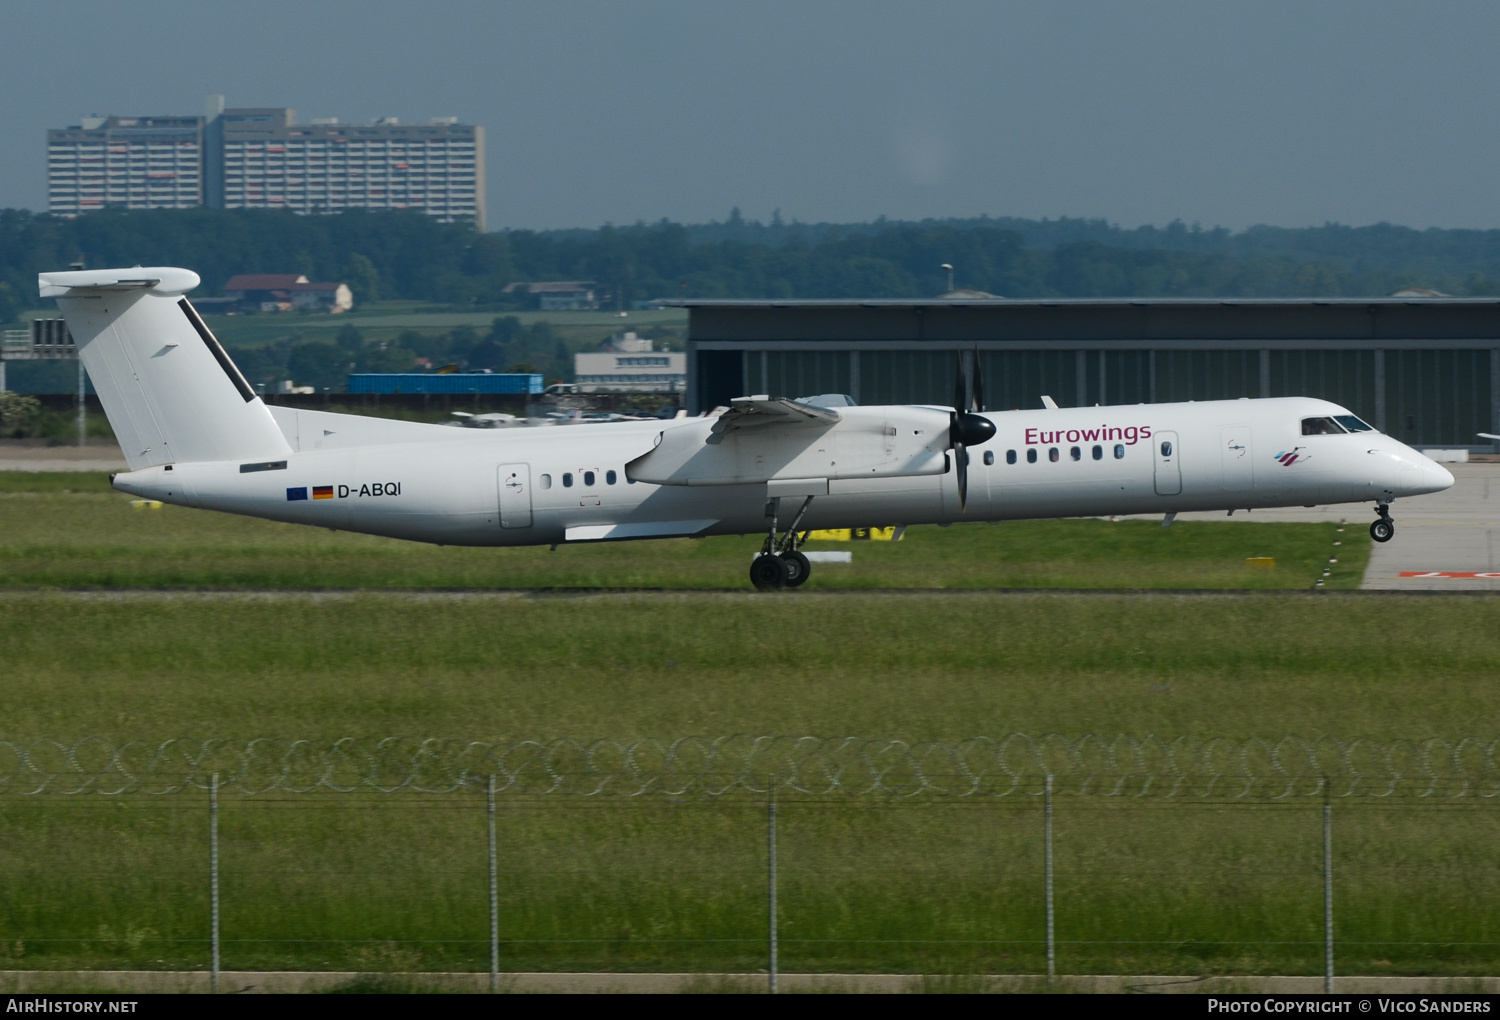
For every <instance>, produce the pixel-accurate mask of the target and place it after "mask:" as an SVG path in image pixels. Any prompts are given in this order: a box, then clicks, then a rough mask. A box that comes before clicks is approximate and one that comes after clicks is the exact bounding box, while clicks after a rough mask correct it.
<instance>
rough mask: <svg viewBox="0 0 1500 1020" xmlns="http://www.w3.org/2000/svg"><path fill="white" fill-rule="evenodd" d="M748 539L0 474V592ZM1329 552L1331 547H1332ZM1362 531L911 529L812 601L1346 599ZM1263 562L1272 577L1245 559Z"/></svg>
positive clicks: (735, 575)
mask: <svg viewBox="0 0 1500 1020" xmlns="http://www.w3.org/2000/svg"><path fill="white" fill-rule="evenodd" d="M760 541H761V540H760V537H759V536H747V537H745V538H711V539H704V540H688V539H674V540H665V541H652V542H626V543H601V544H598V545H572V546H563V547H561V548H559V549H558V550H557V551H556V552H549V551H548V550H547V548H545V547H539V548H527V549H465V548H437V547H435V546H430V545H423V544H418V543H412V542H400V541H395V540H392V539H382V538H373V537H370V536H364V535H353V534H347V533H334V532H330V531H324V530H320V529H315V528H308V527H302V526H297V525H289V524H276V523H272V522H269V521H260V520H255V519H252V518H244V517H234V516H231V515H228V514H219V513H213V512H209V511H200V510H189V509H184V508H180V507H170V506H168V507H163V508H161V509H159V510H137V509H133V508H132V507H131V504H130V500H129V498H128V497H125V496H123V495H120V494H118V493H114V492H112V491H111V490H109V488H108V480H107V479H106V478H105V477H104V476H103V475H97V474H96V475H89V474H81V473H80V474H51V475H42V474H27V473H20V472H16V473H0V585H69V586H72V585H103V586H113V585H128V586H200V587H201V586H206V587H241V586H250V587H285V586H297V587H331V588H350V587H352V588H409V587H480V588H530V587H559V588H571V587H588V588H642V587H644V588H730V589H742V588H744V587H746V586H747V585H748V581H747V578H746V575H747V571H748V567H749V561H750V557H751V555H752V554H753V553H754V552H755V551H756V550H757V549H758V548H759V546H760ZM1335 541H1338V542H1340V543H1342V544H1341V545H1338V546H1335V545H1334V542H1335ZM1369 541H1370V540H1369V536H1368V534H1367V533H1366V532H1365V530H1364V529H1363V528H1356V527H1351V528H1349V529H1347V530H1346V531H1344V532H1342V533H1340V532H1338V530H1337V526H1336V525H1332V524H1257V523H1238V522H1224V523H1212V522H1210V523H1199V522H1179V523H1177V524H1174V525H1173V526H1172V527H1170V528H1162V527H1160V525H1159V523H1158V522H1155V521H1142V520H1132V521H1121V522H1118V523H1110V522H1108V521H1102V520H1070V521H1034V522H1020V523H1007V524H1001V525H995V526H991V525H986V524H980V523H975V524H965V525H958V526H955V527H952V528H937V527H921V528H912V529H910V530H909V531H908V532H907V534H906V538H905V539H904V540H903V541H901V542H898V543H889V542H851V543H847V544H838V545H834V544H826V543H824V544H820V543H814V544H812V545H810V546H809V548H810V549H819V548H822V549H829V548H845V549H850V550H852V551H853V553H854V562H853V564H852V565H848V566H844V565H819V566H817V567H816V568H815V569H814V573H813V576H812V579H811V580H810V581H809V583H808V589H810V590H816V589H819V588H1263V589H1269V588H1292V589H1299V588H1310V587H1312V585H1313V582H1314V581H1315V580H1316V579H1318V578H1319V577H1321V576H1322V570H1323V568H1324V567H1325V566H1328V565H1329V564H1328V560H1329V558H1330V556H1334V555H1335V554H1337V557H1336V558H1337V560H1338V562H1337V563H1336V564H1333V565H1332V571H1333V572H1332V573H1331V574H1330V575H1329V578H1328V583H1327V585H1326V586H1327V587H1330V588H1355V587H1358V585H1359V581H1360V578H1361V577H1362V576H1363V573H1364V567H1365V563H1366V561H1367V559H1368V556H1369ZM1252 556H1254V557H1261V556H1269V557H1273V558H1274V559H1275V560H1276V567H1275V569H1274V570H1270V571H1261V570H1252V569H1250V568H1249V567H1247V566H1246V564H1245V560H1246V558H1247V557H1252Z"/></svg>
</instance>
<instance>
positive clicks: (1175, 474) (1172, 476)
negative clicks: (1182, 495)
mask: <svg viewBox="0 0 1500 1020" xmlns="http://www.w3.org/2000/svg"><path fill="white" fill-rule="evenodd" d="M1151 442H1152V444H1153V445H1152V450H1154V451H1155V455H1156V494H1157V495H1158V496H1175V495H1177V494H1178V493H1179V492H1181V491H1182V468H1181V467H1180V466H1179V465H1178V463H1177V457H1178V454H1177V433H1175V432H1158V433H1156V434H1155V435H1154V436H1152V437H1151Z"/></svg>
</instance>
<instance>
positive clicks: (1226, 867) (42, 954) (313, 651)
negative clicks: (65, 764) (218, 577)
mask: <svg viewBox="0 0 1500 1020" xmlns="http://www.w3.org/2000/svg"><path fill="white" fill-rule="evenodd" d="M0 604H3V605H4V607H5V608H4V612H3V613H0V647H4V648H5V649H6V665H7V676H6V682H5V683H4V685H3V686H0V718H3V719H4V720H5V724H4V735H5V736H6V737H8V738H11V739H20V740H28V739H31V738H35V737H38V736H43V735H46V736H51V737H56V738H60V739H63V740H66V741H70V742H71V741H75V740H77V739H79V738H81V737H83V736H85V735H90V734H93V735H98V736H101V737H103V738H104V739H106V740H108V741H110V742H116V743H117V742H120V741H123V740H126V739H132V738H135V739H144V740H150V741H155V740H159V739H163V738H166V737H169V736H176V735H191V736H197V737H206V736H210V735H212V736H221V737H229V738H238V739H248V738H251V737H254V736H260V735H279V736H283V737H308V738H314V739H322V740H330V739H333V738H336V737H340V736H344V735H386V734H398V733H405V734H412V735H418V736H442V737H447V738H454V739H461V740H462V739H480V740H505V739H516V738H526V737H536V738H543V739H545V738H551V737H556V736H563V735H574V736H579V737H584V738H590V737H595V736H601V735H609V736H614V737H619V738H625V739H628V738H631V737H638V736H648V735H654V736H667V737H670V736H677V735H682V734H688V733H706V734H727V733H733V732H749V733H794V734H816V735H824V736H827V735H841V734H865V735H874V736H889V737H901V738H905V739H908V740H920V739H940V740H946V741H954V740H957V739H960V738H962V737H966V736H970V735H974V734H992V735H998V734H1002V733H1005V732H1009V731H1012V730H1017V731H1023V732H1029V733H1037V734H1040V733H1044V732H1048V731H1058V732H1062V733H1066V734H1071V735H1079V734H1083V733H1087V732H1100V733H1106V734H1113V733H1118V732H1132V733H1138V734H1144V733H1150V732H1154V733H1159V734H1167V735H1177V734H1194V735H1198V736H1200V737H1210V736H1214V735H1225V736H1231V737H1238V738H1243V737H1247V736H1256V735H1258V736H1263V737H1269V738H1275V737H1279V736H1281V735H1282V734H1284V733H1298V734H1302V735H1308V736H1311V735H1316V734H1319V733H1335V734H1340V735H1344V736H1353V735H1357V734H1371V735H1374V736H1376V737H1379V738H1382V739H1388V738H1391V737H1394V736H1409V737H1413V738H1420V737H1425V736H1432V735H1443V736H1448V737H1456V736H1460V735H1463V734H1467V733H1479V734H1480V735H1482V736H1486V737H1492V736H1493V735H1494V729H1493V724H1492V722H1491V720H1493V719H1494V718H1495V717H1496V709H1497V707H1500V705H1497V702H1500V692H1497V690H1496V688H1495V685H1494V683H1493V677H1494V676H1495V674H1496V672H1497V667H1500V661H1497V660H1500V648H1497V646H1496V643H1495V642H1494V640H1493V638H1492V637H1491V635H1492V634H1493V633H1494V631H1495V625H1496V624H1497V623H1500V603H1496V602H1493V601H1491V600H1475V599H1464V598H1434V599H1420V598H1388V599H1387V598H1382V599H1364V598H1357V599H1351V598H1348V597H1344V596H1339V595H1332V596H1323V597H1318V596H1309V595H1296V596H1291V597H1288V596H1280V595H1275V594H1270V593H1268V594H1252V595H1248V596H1234V597H1210V598H1203V597H1192V596H1181V595H1156V596H1145V597H1141V596H1136V597H1131V596H1116V595H1095V596H1080V595H1065V594H1036V595H996V594H972V595H949V596H939V597H933V596H913V595H862V594H858V593H853V594H847V595H838V596H831V597H818V596H813V597H812V598H809V599H803V600H798V599H788V598H764V597H757V596H754V595H707V596H702V595H692V594H682V595H650V594H641V595H586V596H573V597H548V598H540V599H538V598H527V597H516V596H499V597H493V598H452V597H428V598H421V599H413V598H411V597H409V596H401V595H378V594H372V595H356V596H343V595H340V596H333V597H329V596H316V595H295V596H291V597H288V598H281V599H265V598H260V597H255V596H214V597H209V598H202V597H191V596H169V595H143V596H125V597H114V596H110V595H107V594H103V595H97V594H91V595H86V596H85V595H65V594H47V593H29V592H13V593H11V594H9V595H6V596H4V598H3V602H0ZM1438 638H1440V640H1438ZM1437 692H1440V694H1439V693H1437ZM222 803H223V808H222V810H223V828H222V846H223V865H222V866H223V874H224V887H223V888H224V918H225V922H224V923H225V938H226V940H228V941H227V942H226V954H227V955H226V964H225V965H226V966H229V967H313V968H331V969H343V968H353V969H368V970H379V969H445V968H459V969H463V968H474V969H481V968H482V967H483V966H484V963H485V959H486V956H485V946H484V938H485V933H486V930H487V928H486V923H487V922H486V914H485V900H484V897H485V881H486V879H485V862H484V838H485V836H484V807H483V798H482V796H481V795H480V792H479V790H478V789H474V790H472V791H471V792H468V793H463V792H460V793H455V794H448V795H415V794H411V795H402V794H392V795H384V796H375V795H368V794H350V795H333V794H310V795H300V796H294V795H285V794H282V795H264V796H246V795H242V794H234V793H228V794H225V795H224V797H223V799H222ZM206 811H207V805H206V796H205V795H204V794H203V793H201V792H198V793H185V794H179V795H173V796H162V797H146V796H129V797H124V798H107V797H101V796H92V797H87V796H85V797H67V796H46V797H38V798H28V797H20V796H4V795H0V831H4V832H6V833H7V836H6V838H5V839H4V840H0V873H3V874H5V875H7V876H8V878H9V881H7V882H6V883H4V884H3V886H0V946H5V947H8V948H6V949H5V950H4V952H7V953H10V954H11V956H12V958H13V961H14V962H11V963H9V965H10V966H15V967H22V966H24V967H57V968H63V967H73V966H80V967H81V966H97V967H115V966H146V967H151V966H159V967H176V966H202V965H203V961H204V960H205V958H206V957H205V953H206V947H205V944H204V942H203V938H204V937H205V933H206V917H207V908H206V895H207V893H206V888H207V887H206V881H207V879H206V869H207V862H206V843H205V841H206V832H207V829H206V827H207V815H206ZM1335 812H1336V823H1335V824H1336V831H1337V837H1336V839H1337V842H1336V849H1337V853H1336V859H1335V860H1336V864H1335V867H1336V874H1337V876H1338V885H1337V889H1336V895H1337V902H1338V905H1339V910H1340V914H1339V917H1340V919H1341V920H1340V922H1339V929H1338V931H1339V939H1340V940H1341V948H1340V968H1341V971H1342V972H1344V973H1387V972H1389V973H1457V974H1466V973H1489V972H1492V971H1493V965H1494V959H1495V947H1494V943H1495V942H1496V941H1500V940H1497V939H1496V938H1495V935H1496V933H1495V932H1494V931H1493V927H1494V919H1495V918H1496V917H1500V910H1497V909H1496V908H1497V907H1500V879H1497V878H1496V875H1497V872H1496V870H1495V869H1494V866H1493V859H1494V846H1495V842H1496V838H1497V836H1500V815H1497V814H1496V812H1495V810H1494V806H1493V803H1492V802H1477V803H1476V802H1470V803H1467V804H1460V805H1457V806H1454V805H1451V804H1447V803H1441V802H1440V803H1430V804H1423V803H1420V802H1414V801H1412V800H1411V799H1405V800H1401V801H1397V802H1392V803H1385V804H1382V803H1380V802H1377V801H1372V800H1368V799H1367V800H1355V801H1348V802H1342V801H1341V802H1338V803H1336V804H1335ZM764 826H765V813H764V804H763V802H761V801H759V800H758V799H756V798H754V797H749V796H740V797H737V798H729V799H728V800H726V801H723V802H714V801H708V800H705V799H701V798H689V799H686V800H678V801H672V800H668V799H664V798H654V799H648V800H646V801H643V802H638V803H621V802H619V801H609V800H605V801H601V802H591V801H588V800H583V799H577V798H575V799H558V800H550V801H549V800H545V799H535V798H532V799H520V800H515V799H510V800H502V801H501V810H500V822H499V832H500V834H501V838H500V846H501V850H500V854H501V859H500V861H501V863H500V874H501V876H502V890H503V891H502V915H501V916H502V931H503V933H504V938H505V948H504V957H503V958H504V965H505V966H506V967H507V968H515V969H532V968H543V969H595V968H605V969H609V968H622V969H638V970H684V969H686V970H693V969H703V970H721V969H727V970H742V969H752V970H753V969H754V968H755V967H757V966H761V965H763V964H762V963H761V962H760V961H762V960H763V951H762V943H761V939H762V937H763V933H764V930H765V929H764V867H765V857H764V854H765V850H764V847H765V843H764V835H765V828H764ZM780 832H781V842H780V846H781V854H782V862H781V864H782V884H781V900H782V904H783V908H782V910H783V912H782V915H781V917H782V934H783V936H784V938H785V939H786V940H787V941H786V943H785V944H784V946H783V966H784V967H786V968H787V969H789V970H792V969H803V968H806V969H823V970H885V971H890V970H894V971H910V970H916V971H926V972H936V973H949V972H965V971H971V970H975V969H978V970H991V971H1001V972H1013V971H1017V970H1020V971H1027V970H1030V971H1033V972H1034V971H1036V970H1038V969H1039V968H1040V966H1041V946H1040V942H1039V940H1040V938H1041V930H1042V929H1041V923H1040V912H1041V866H1040V855H1041V845H1040V832H1041V809H1040V806H1039V805H1038V804H1037V803H1036V802H1035V800H1034V799H1031V800H1027V799H1015V800H1007V801H1002V802H986V801H980V802H976V803H958V802H953V801H946V800H941V799H931V798H929V799H925V800H923V799H919V800H916V801H912V802H907V803H901V802H891V801H888V800H883V799H879V798H873V799H864V798H856V799H854V800H852V801H851V800H842V799H837V800H822V801H818V800H814V801H808V800H806V799H797V798H789V799H788V800H787V801H786V802H784V803H783V804H782V806H781V812H780ZM1320 832H1321V801H1319V800H1318V799H1316V798H1312V799H1310V800H1309V799H1299V800H1294V801H1293V802H1291V803H1281V804H1268V803H1264V802H1259V803H1233V802H1229V803H1226V802H1223V801H1217V802H1209V803H1204V804H1200V803H1194V802H1177V803H1172V802H1163V801H1160V800H1149V799H1148V800H1144V801H1139V800H1133V799H1127V800H1124V801H1111V800H1101V799H1098V798H1077V797H1067V798H1060V799H1059V803H1058V808H1057V838H1058V865H1057V868H1058V896H1059V915H1058V916H1059V922H1058V923H1059V939H1060V940H1061V943H1062V949H1061V954H1062V955H1061V966H1062V968H1063V969H1064V971H1073V972H1101V971H1102V972H1145V973H1205V972H1209V973H1215V972H1217V973H1267V972H1270V973H1287V972H1291V973H1316V972H1318V968H1319V966H1320V960H1321V956H1320V948H1319V945H1318V938H1319V932H1320V930H1321V928H1320V925H1321V913H1320V911H1321V878H1320V875H1321V872H1320V845H1319V837H1320Z"/></svg>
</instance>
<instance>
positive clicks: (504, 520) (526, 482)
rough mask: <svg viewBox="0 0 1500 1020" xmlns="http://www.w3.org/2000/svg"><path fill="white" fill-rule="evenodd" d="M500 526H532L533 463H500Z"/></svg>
mask: <svg viewBox="0 0 1500 1020" xmlns="http://www.w3.org/2000/svg"><path fill="white" fill-rule="evenodd" d="M500 527H502V528H529V527H531V465H530V464H501V465H500Z"/></svg>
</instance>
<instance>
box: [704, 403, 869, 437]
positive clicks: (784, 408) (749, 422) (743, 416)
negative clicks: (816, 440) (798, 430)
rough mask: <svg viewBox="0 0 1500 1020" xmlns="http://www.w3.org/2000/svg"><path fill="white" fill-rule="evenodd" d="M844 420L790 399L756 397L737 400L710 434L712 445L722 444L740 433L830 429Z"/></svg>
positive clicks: (822, 409) (824, 409) (820, 408)
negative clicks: (787, 428) (789, 428)
mask: <svg viewBox="0 0 1500 1020" xmlns="http://www.w3.org/2000/svg"><path fill="white" fill-rule="evenodd" d="M840 419H841V415H840V414H839V413H838V412H837V411H833V410H830V409H828V408H826V407H814V406H813V405H811V404H799V403H798V402H797V401H795V400H788V399H787V398H786V397H772V396H766V395H764V394H763V395H761V396H755V397H735V398H734V399H733V400H732V401H730V408H729V410H727V411H725V412H724V413H723V414H721V415H719V420H718V421H716V422H714V427H713V428H712V429H711V430H710V432H711V434H710V435H709V437H708V440H707V441H708V442H710V443H719V442H721V441H722V440H723V438H724V437H725V436H726V435H728V434H729V433H731V432H735V431H738V430H740V429H753V428H763V427H765V426H770V425H795V426H807V425H816V426H820V427H822V428H827V427H828V426H830V425H836V424H838V422H839V421H840Z"/></svg>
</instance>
